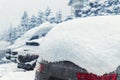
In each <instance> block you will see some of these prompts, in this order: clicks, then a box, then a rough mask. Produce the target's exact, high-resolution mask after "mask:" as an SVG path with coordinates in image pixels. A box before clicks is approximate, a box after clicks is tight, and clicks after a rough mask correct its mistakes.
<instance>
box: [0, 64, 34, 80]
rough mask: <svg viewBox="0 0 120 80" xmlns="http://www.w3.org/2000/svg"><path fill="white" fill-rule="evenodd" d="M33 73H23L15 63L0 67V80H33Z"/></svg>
mask: <svg viewBox="0 0 120 80" xmlns="http://www.w3.org/2000/svg"><path fill="white" fill-rule="evenodd" d="M34 77H35V71H24V70H22V69H18V68H17V64H15V63H6V64H1V65H0V80H34Z"/></svg>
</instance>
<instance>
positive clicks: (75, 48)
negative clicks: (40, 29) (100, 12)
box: [40, 16, 120, 74]
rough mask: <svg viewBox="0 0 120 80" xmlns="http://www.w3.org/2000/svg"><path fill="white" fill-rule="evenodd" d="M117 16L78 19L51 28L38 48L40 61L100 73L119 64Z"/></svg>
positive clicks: (118, 25)
mask: <svg viewBox="0 0 120 80" xmlns="http://www.w3.org/2000/svg"><path fill="white" fill-rule="evenodd" d="M119 19H120V16H109V17H108V16H107V17H104V16H103V17H92V18H81V19H75V20H71V21H67V22H63V23H61V24H59V25H57V26H56V27H54V28H53V29H52V30H51V31H50V32H49V33H48V35H47V36H46V38H45V40H44V41H43V42H42V43H41V46H40V60H41V59H43V60H47V61H51V62H54V61H63V60H69V61H72V62H74V63H75V64H77V65H79V66H81V67H83V68H85V69H87V71H89V72H92V73H96V74H104V73H109V72H111V71H113V70H115V69H116V68H117V67H118V65H120V58H119V57H120V53H119V52H120V23H119Z"/></svg>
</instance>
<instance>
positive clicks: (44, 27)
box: [8, 22, 55, 49]
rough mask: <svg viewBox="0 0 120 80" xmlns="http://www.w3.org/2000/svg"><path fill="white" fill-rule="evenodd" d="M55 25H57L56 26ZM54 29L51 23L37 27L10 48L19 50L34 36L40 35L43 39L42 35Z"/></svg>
mask: <svg viewBox="0 0 120 80" xmlns="http://www.w3.org/2000/svg"><path fill="white" fill-rule="evenodd" d="M54 25H55V24H54ZM52 27H53V24H50V23H49V22H46V23H43V24H41V25H40V26H39V27H35V28H32V29H30V30H29V31H27V32H26V33H25V34H24V35H22V36H21V37H20V38H18V39H17V40H16V41H15V42H14V44H13V45H11V46H9V47H8V48H10V49H12V48H19V47H22V46H23V45H25V42H26V41H28V40H29V39H30V38H31V37H32V36H35V35H39V38H40V37H42V34H44V33H47V32H48V31H50V29H51V28H52Z"/></svg>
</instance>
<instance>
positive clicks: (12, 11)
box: [0, 0, 70, 34]
mask: <svg viewBox="0 0 120 80" xmlns="http://www.w3.org/2000/svg"><path fill="white" fill-rule="evenodd" d="M68 2H69V0H0V34H1V33H3V31H4V30H6V29H8V27H9V26H10V24H12V25H13V26H17V25H18V24H19V22H20V18H21V16H22V15H23V12H24V11H25V10H26V11H27V12H28V14H29V16H31V15H32V14H37V13H38V11H39V10H45V9H46V7H47V6H49V7H50V8H51V9H52V10H53V12H55V11H58V10H59V9H62V12H63V16H65V15H67V14H70V7H68V5H67V4H68Z"/></svg>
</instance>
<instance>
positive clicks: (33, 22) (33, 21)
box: [28, 15, 38, 30]
mask: <svg viewBox="0 0 120 80" xmlns="http://www.w3.org/2000/svg"><path fill="white" fill-rule="evenodd" d="M36 26H38V24H37V17H36V16H35V15H33V16H32V17H31V19H30V22H29V28H28V30H29V29H31V28H33V27H36Z"/></svg>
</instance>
